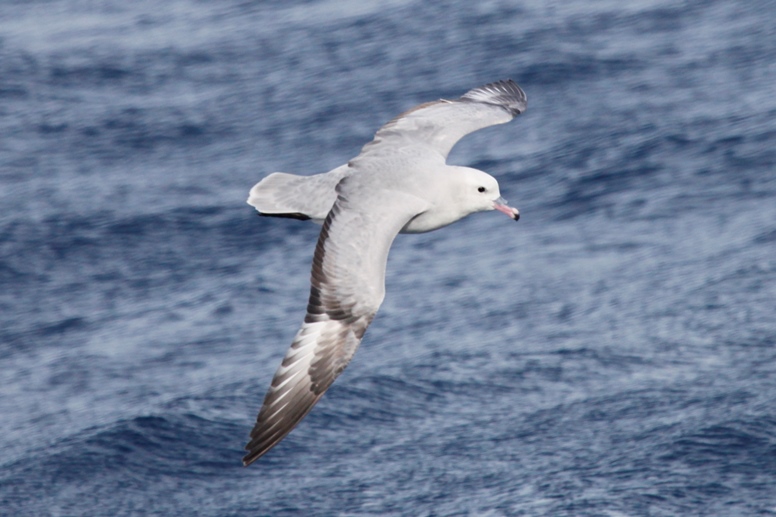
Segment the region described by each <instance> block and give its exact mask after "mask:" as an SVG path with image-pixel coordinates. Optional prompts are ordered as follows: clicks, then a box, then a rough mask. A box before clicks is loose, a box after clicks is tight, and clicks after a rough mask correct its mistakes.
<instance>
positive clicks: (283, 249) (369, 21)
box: [0, 0, 776, 516]
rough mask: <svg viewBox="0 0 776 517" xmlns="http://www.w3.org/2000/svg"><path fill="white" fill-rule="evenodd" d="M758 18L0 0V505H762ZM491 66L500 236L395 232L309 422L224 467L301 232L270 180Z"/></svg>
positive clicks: (53, 511) (662, 4)
mask: <svg viewBox="0 0 776 517" xmlns="http://www.w3.org/2000/svg"><path fill="white" fill-rule="evenodd" d="M774 15H776V7H775V6H774V3H773V2H770V1H767V0H755V1H752V2H730V1H723V0H719V1H698V2H668V1H659V0H657V1H648V0H642V1H635V2H613V1H606V0H600V1H587V0H586V1H569V2H545V1H541V2H540V1H526V2H506V1H504V2H499V1H485V2H460V1H459V2H444V3H441V2H440V3H437V2H423V1H420V0H416V1H411V0H408V1H382V2H371V1H366V2H357V1H336V2H335V1H330V2H326V1H307V2H305V1H297V2H293V1H292V2H279V1H277V2H272V1H270V2H244V1H236V0H229V1H223V2H200V1H194V0H173V1H169V2H151V1H137V2H115V1H102V2H99V1H86V0H70V1H64V0H52V1H26V2H18V1H9V2H3V3H0V206H1V207H2V211H0V364H1V365H2V367H1V368H0V393H2V396H1V397H0V414H2V415H3V418H2V419H0V436H2V438H0V448H1V449H2V455H1V456H2V460H0V461H1V465H2V468H0V514H3V515H35V516H41V515H59V516H76V515H78V516H80V515H111V516H116V515H163V516H170V515H182V516H183V515H186V516H189V515H203V516H227V515H234V516H238V515H240V516H242V515H272V516H282V515H289V516H290V515H349V516H350V515H371V514H381V515H413V516H414V515H426V516H431V515H435V516H437V515H439V516H441V515H487V516H499V515H507V516H509V515H530V516H588V515H589V516H593V515H595V516H645V515H650V516H674V515H682V516H687V515H703V516H708V515H731V516H733V515H735V516H743V515H774V514H776V489H775V488H774V487H776V402H775V401H776V348H775V345H776V318H774V307H776V151H775V150H774V149H775V148H776V96H774V84H776V31H775V30H774V24H773V19H774ZM509 77H511V78H512V79H514V80H515V81H517V82H518V83H519V84H520V85H521V86H522V87H523V88H524V89H525V91H526V92H527V94H528V99H529V107H528V111H527V112H526V113H525V114H524V115H521V116H520V117H518V118H517V119H516V120H515V121H514V122H512V123H511V124H509V125H506V126H497V127H493V128H489V129H487V130H484V131H482V132H479V133H477V134H475V135H472V136H470V137H468V138H467V139H465V140H464V141H462V142H461V144H460V145H459V146H458V147H456V149H455V151H454V152H453V154H452V155H451V161H452V162H453V163H456V164H464V165H470V166H474V167H477V168H480V169H483V170H487V171H488V172H490V173H492V174H493V175H495V176H496V177H497V178H498V179H499V181H500V182H501V190H502V193H503V194H504V196H505V197H506V198H507V199H509V201H510V202H511V203H512V204H513V205H515V206H517V207H519V208H520V210H521V214H522V218H521V220H520V222H519V223H517V224H515V223H512V222H510V221H509V220H508V219H506V218H504V217H503V216H502V215H501V214H479V215H477V216H473V217H471V218H468V219H466V220H464V221H461V222H460V223H457V224H456V225H454V226H451V227H449V228H446V229H443V230H440V231H438V232H434V233H430V234H425V235H408V236H400V237H399V238H398V239H397V240H396V243H395V245H394V248H393V251H392V254H391V257H390V261H389V271H388V279H387V297H386V301H385V304H384V305H383V308H382V310H381V311H380V313H379V315H378V317H377V318H376V320H375V322H374V323H373V325H372V327H370V329H369V331H368V332H367V334H366V337H365V340H364V343H363V345H362V347H361V349H360V350H359V351H358V353H357V354H356V356H355V359H354V361H353V363H352V364H351V365H350V367H349V368H348V370H347V371H346V372H345V373H344V374H343V375H342V377H340V378H339V379H338V380H337V382H336V383H335V384H334V386H333V387H332V388H331V389H330V391H329V392H328V393H327V394H326V396H325V397H324V398H323V400H322V401H321V403H320V404H319V405H318V406H316V408H315V409H314V410H313V411H312V413H311V414H310V415H309V416H308V417H307V418H306V419H305V420H304V421H303V423H302V424H301V425H300V426H299V427H298V428H297V429H296V430H295V431H294V432H293V433H291V435H290V436H289V437H288V438H287V439H286V440H284V441H283V442H282V443H281V444H280V445H278V446H277V447H276V448H275V449H274V450H272V451H271V452H270V453H269V454H268V455H267V456H265V457H264V458H262V459H261V460H260V461H259V462H258V463H256V464H255V465H253V466H251V467H250V468H248V469H245V468H243V467H242V466H241V464H240V457H241V455H242V447H243V445H244V444H245V442H246V439H247V435H248V432H249V430H250V428H251V426H252V423H253V420H254V418H255V416H256V412H257V410H258V408H259V405H260V403H261V399H262V397H263V395H264V392H265V390H266V388H267V386H268V384H269V381H270V379H271V376H272V374H273V372H274V370H275V368H276V367H277V365H278V363H279V361H280V358H281V357H282V355H283V354H284V352H285V350H286V348H287V346H288V345H289V344H290V342H291V338H292V337H293V335H294V333H295V331H296V329H297V327H298V325H299V323H300V322H301V320H302V317H303V314H304V309H305V306H306V298H307V294H308V278H309V267H310V258H311V255H312V250H313V246H314V243H315V239H316V237H317V231H318V227H316V226H315V225H312V224H309V223H302V222H298V221H289V220H271V219H264V218H258V217H256V215H255V212H254V211H253V210H252V209H251V207H249V206H248V205H246V204H245V198H246V197H247V191H248V189H249V188H250V187H251V186H252V185H253V184H254V183H255V182H256V181H258V180H259V179H261V178H262V177H263V176H265V175H266V174H268V173H270V172H272V171H278V170H281V171H287V172H302V173H313V172H322V171H325V170H328V169H331V168H333V167H335V166H337V165H340V164H341V163H344V162H345V161H346V160H348V159H349V158H351V157H353V156H355V155H356V154H357V153H358V152H359V150H360V148H361V145H363V144H364V143H365V142H367V141H368V140H370V139H371V137H372V134H373V133H374V131H375V130H376V129H377V128H378V127H379V126H380V125H381V124H383V123H384V122H386V121H387V120H389V119H390V118H392V117H393V116H395V115H396V114H398V113H400V112H401V111H403V110H405V109H408V108H410V107H412V106H414V105H415V104H418V103H420V102H424V101H429V100H434V99H437V98H440V97H445V98H454V97H457V96H459V95H461V94H462V93H463V92H465V91H466V90H468V89H469V88H472V87H475V86H478V85H481V84H484V83H487V82H491V81H494V80H498V79H502V78H509Z"/></svg>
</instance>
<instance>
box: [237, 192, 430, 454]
mask: <svg viewBox="0 0 776 517" xmlns="http://www.w3.org/2000/svg"><path fill="white" fill-rule="evenodd" d="M353 182H354V183H358V180H353ZM343 183H345V182H343ZM337 190H338V194H339V197H338V198H337V201H336V202H335V204H334V206H333V208H332V210H331V212H330V213H329V215H328V216H327V218H326V220H325V221H324V224H323V228H322V229H321V234H320V236H319V238H318V244H317V246H316V248H315V255H314V257H313V267H312V275H311V284H312V285H311V287H310V301H309V304H308V306H307V315H306V316H305V319H304V323H303V324H302V327H301V328H300V329H299V331H298V332H297V334H296V337H295V338H294V341H293V343H292V344H291V348H289V350H288V352H287V353H286V355H285V357H284V358H283V362H282V363H281V365H280V367H279V368H278V369H277V371H276V372H275V376H274V378H273V379H272V384H271V386H270V389H269V391H268V392H267V394H266V396H265V398H264V404H263V405H262V407H261V410H260V411H259V415H258V417H257V418H256V425H255V426H254V428H253V431H251V440H250V442H249V443H248V445H246V447H245V449H246V450H247V451H248V454H246V455H245V457H244V458H243V464H244V465H246V466H247V465H249V464H251V463H253V462H254V461H256V460H257V459H258V458H259V457H261V456H262V455H263V454H264V453H266V452H267V451H268V450H269V449H271V448H272V447H273V446H274V445H275V444H277V443H278V442H279V441H280V440H282V439H283V438H284V437H285V436H286V435H287V434H288V433H289V432H291V430H292V429H293V428H294V427H295V426H296V425H297V424H298V423H299V422H300V421H301V420H302V418H304V417H305V415H307V413H308V412H309V411H310V410H311V409H312V407H313V406H314V405H315V403H316V402H318V400H320V398H321V396H323V393H324V392H325V391H326V390H327V389H328V388H329V386H331V383H332V382H334V379H336V378H337V376H338V375H339V374H340V373H342V371H343V370H344V369H345V367H346V366H347V364H348V363H349V362H350V359H351V358H352V357H353V354H354V353H355V351H356V348H358V345H359V344H360V343H361V338H362V337H363V335H364V332H365V331H366V329H367V327H368V326H369V324H370V323H371V322H372V319H373V318H374V316H375V313H376V312H377V309H378V308H379V307H380V304H381V303H382V301H383V298H384V296H385V266H386V261H387V259H388V250H389V248H390V247H391V244H392V243H393V240H394V238H395V237H396V235H397V234H398V233H399V230H401V228H402V227H403V226H404V225H405V224H406V223H407V222H408V221H409V220H410V219H412V218H413V217H414V216H416V215H417V214H418V213H420V212H422V211H423V210H425V209H426V206H427V203H426V202H425V201H423V200H420V199H418V198H416V197H414V196H411V195H409V194H405V193H400V192H395V191H386V190H381V191H369V190H364V191H363V192H361V191H359V189H358V186H357V185H356V186H355V187H354V186H352V185H351V189H350V191H349V192H348V189H347V188H345V189H344V190H345V192H344V193H343V188H341V186H340V187H338V189H337Z"/></svg>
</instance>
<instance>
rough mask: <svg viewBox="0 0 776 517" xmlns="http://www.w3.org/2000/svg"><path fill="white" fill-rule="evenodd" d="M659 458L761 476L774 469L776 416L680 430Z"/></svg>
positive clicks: (705, 467) (721, 471)
mask: <svg viewBox="0 0 776 517" xmlns="http://www.w3.org/2000/svg"><path fill="white" fill-rule="evenodd" d="M666 448H667V449H668V450H667V451H666V452H663V453H661V454H659V456H658V457H659V458H660V459H661V460H662V461H666V462H680V463H683V464H686V465H687V466H689V467H691V468H701V469H713V470H716V471H719V472H720V473H722V474H724V475H735V474H741V475H747V476H762V475H767V473H769V472H774V469H776V419H774V418H773V417H771V416H764V417H758V418H754V419H752V420H733V421H728V422H722V423H719V424H716V425H711V426H707V427H703V428H701V429H699V430H697V431H694V432H690V433H682V435H681V436H679V437H677V439H676V440H674V441H673V442H672V443H670V444H667V446H666Z"/></svg>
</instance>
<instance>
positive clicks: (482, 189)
mask: <svg viewBox="0 0 776 517" xmlns="http://www.w3.org/2000/svg"><path fill="white" fill-rule="evenodd" d="M477 192H485V187H479V188H478V189H477Z"/></svg>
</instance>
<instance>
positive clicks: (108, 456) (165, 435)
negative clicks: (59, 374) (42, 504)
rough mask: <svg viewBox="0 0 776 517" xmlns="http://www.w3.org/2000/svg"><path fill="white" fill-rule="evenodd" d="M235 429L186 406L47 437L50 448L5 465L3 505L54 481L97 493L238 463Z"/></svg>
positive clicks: (22, 500) (60, 489)
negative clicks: (175, 412) (174, 412)
mask: <svg viewBox="0 0 776 517" xmlns="http://www.w3.org/2000/svg"><path fill="white" fill-rule="evenodd" d="M239 431H241V429H239V428H238V427H237V426H234V425H233V424H228V423H224V422H216V421H211V420H206V419H203V418H201V417H197V416H194V415H190V414H182V415H173V416H169V415H168V416H164V417H162V416H144V417H136V418H133V419H131V420H126V421H119V422H116V423H114V424H111V425H109V426H107V427H106V428H103V429H88V430H85V431H83V432H82V433H81V435H80V436H71V437H68V438H65V439H64V440H62V441H61V442H60V443H58V444H56V445H53V446H51V445H49V446H48V447H54V449H55V451H53V452H52V451H51V450H46V451H41V452H40V453H38V454H37V455H36V456H35V457H34V458H32V460H30V459H25V460H23V461H19V462H17V463H13V464H10V465H6V467H5V468H4V474H3V476H2V477H1V478H0V487H2V490H3V498H4V505H5V507H6V508H7V509H9V508H18V509H21V508H24V507H25V505H29V503H30V501H31V500H33V499H35V498H37V497H39V496H40V495H41V494H42V493H44V492H50V491H51V487H52V486H56V487H57V488H56V489H55V492H56V493H59V494H63V495H65V494H67V495H68V497H69V494H71V493H73V492H75V493H81V494H83V495H84V496H86V497H87V498H88V497H89V496H87V495H86V494H90V495H91V496H92V497H96V498H98V499H99V498H105V497H110V494H111V492H115V491H126V490H141V491H142V490H145V489H146V487H147V486H148V483H149V482H151V483H158V484H160V485H166V484H169V485H170V486H171V487H172V486H175V485H176V484H177V483H175V482H173V480H174V479H176V478H177V479H197V478H205V479H206V478H213V477H218V476H222V475H223V473H224V471H230V470H238V469H240V468H241V466H240V464H239V462H238V461H235V458H239V450H236V449H235V447H234V444H235V440H234V438H235V436H236V435H237V434H239ZM230 442H231V443H230ZM91 504H94V502H93V503H91Z"/></svg>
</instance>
